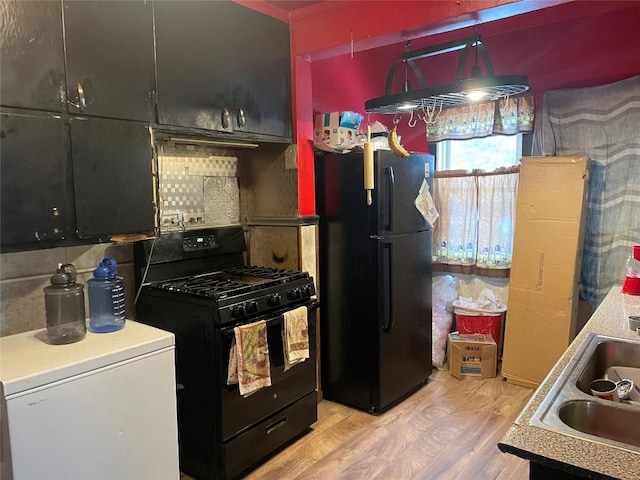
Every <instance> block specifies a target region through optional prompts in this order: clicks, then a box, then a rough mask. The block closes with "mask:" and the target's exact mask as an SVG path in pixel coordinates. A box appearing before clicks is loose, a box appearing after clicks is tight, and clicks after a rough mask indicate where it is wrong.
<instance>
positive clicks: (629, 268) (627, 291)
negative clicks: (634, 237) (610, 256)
mask: <svg viewBox="0 0 640 480" xmlns="http://www.w3.org/2000/svg"><path fill="white" fill-rule="evenodd" d="M622 294H623V297H622V301H623V310H624V323H625V328H630V329H631V330H634V331H636V330H638V329H640V245H634V247H633V250H632V252H631V255H630V256H629V258H628V260H627V265H626V268H625V277H624V283H623V284H622Z"/></svg>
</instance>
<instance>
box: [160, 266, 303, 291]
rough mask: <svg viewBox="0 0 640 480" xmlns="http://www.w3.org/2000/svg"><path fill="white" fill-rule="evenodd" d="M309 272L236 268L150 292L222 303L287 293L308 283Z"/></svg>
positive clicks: (176, 281) (182, 279) (177, 281)
mask: <svg viewBox="0 0 640 480" xmlns="http://www.w3.org/2000/svg"><path fill="white" fill-rule="evenodd" d="M308 278H309V275H308V274H307V273H306V272H298V271H293V270H285V269H278V268H271V267H254V266H247V265H242V266H237V267H232V268H229V269H227V270H224V271H221V272H211V273H204V274H200V275H191V276H187V277H180V278H173V279H168V280H163V281H159V282H153V283H151V284H149V287H150V288H155V289H160V290H168V291H171V292H175V293H183V294H186V295H193V296H197V297H201V298H212V299H215V300H221V299H225V298H232V297H237V296H245V294H248V293H250V292H257V293H259V292H260V291H265V290H267V289H268V290H270V291H272V292H273V291H277V290H278V288H277V286H278V285H282V290H283V291H284V290H286V288H287V285H286V284H287V283H289V282H294V281H296V280H305V279H308Z"/></svg>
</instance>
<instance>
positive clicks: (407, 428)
mask: <svg viewBox="0 0 640 480" xmlns="http://www.w3.org/2000/svg"><path fill="white" fill-rule="evenodd" d="M532 393H533V391H532V390H530V389H528V388H523V387H518V386H515V385H511V384H508V383H507V382H505V381H503V380H502V377H500V376H498V377H496V378H493V379H488V380H478V379H474V378H465V379H463V380H457V379H455V378H454V377H452V376H451V375H449V374H448V373H447V372H443V371H438V372H435V373H434V374H433V375H432V377H431V380H430V382H429V383H428V384H427V385H426V386H424V387H423V388H422V389H421V390H419V391H418V392H416V393H415V394H413V395H412V396H411V397H409V398H408V399H406V400H405V401H403V402H402V403H400V404H399V405H397V406H396V407H394V408H393V409H391V410H389V411H387V412H385V413H384V414H382V415H380V416H374V415H370V414H368V413H364V412H361V411H358V410H354V409H351V408H348V407H345V406H343V405H340V404H337V403H334V402H330V401H328V400H323V401H321V402H320V403H319V405H318V417H319V418H318V421H317V422H316V423H315V424H314V425H313V426H312V431H310V432H309V433H308V434H306V435H305V436H304V437H302V438H300V439H299V440H298V441H296V442H295V443H294V444H292V445H290V446H289V447H287V448H286V449H285V450H283V451H282V452H280V453H279V454H278V455H276V456H274V457H272V458H271V459H270V460H269V461H267V462H266V463H264V464H263V465H261V466H260V467H258V468H257V469H256V470H254V471H253V472H251V473H250V474H249V475H247V476H246V477H245V478H246V480H258V479H260V480H293V479H304V480H312V479H318V480H340V479H343V480H357V479H363V480H375V479H380V480H412V479H420V480H422V479H442V480H454V479H455V480H483V479H487V480H489V479H499V480H519V479H523V480H526V479H528V478H529V473H528V463H527V462H525V461H524V460H522V459H520V458H517V457H514V456H512V455H508V454H504V453H502V452H500V451H499V450H498V448H497V446H496V444H497V442H498V441H499V440H500V439H501V438H502V436H503V435H504V433H505V432H506V430H507V429H508V428H509V426H510V425H511V424H512V423H513V420H514V419H515V417H516V416H517V414H518V413H519V412H520V410H522V408H523V407H524V405H525V403H526V402H527V400H528V398H529V396H530V395H531V394H532ZM188 478H189V477H186V476H184V477H183V479H188Z"/></svg>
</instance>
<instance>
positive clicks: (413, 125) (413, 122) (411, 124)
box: [407, 110, 418, 128]
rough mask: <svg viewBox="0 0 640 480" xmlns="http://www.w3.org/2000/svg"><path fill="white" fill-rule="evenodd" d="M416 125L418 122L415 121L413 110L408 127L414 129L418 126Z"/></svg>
mask: <svg viewBox="0 0 640 480" xmlns="http://www.w3.org/2000/svg"><path fill="white" fill-rule="evenodd" d="M416 123H418V121H417V120H414V119H413V110H411V117H409V122H408V123H407V125H409V127H410V128H413V127H415V126H416Z"/></svg>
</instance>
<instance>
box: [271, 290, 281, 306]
mask: <svg viewBox="0 0 640 480" xmlns="http://www.w3.org/2000/svg"><path fill="white" fill-rule="evenodd" d="M267 303H268V304H269V306H270V307H277V306H278V305H280V304H281V303H282V297H281V296H280V294H279V293H274V294H273V295H271V296H270V297H269V299H268V300H267Z"/></svg>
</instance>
